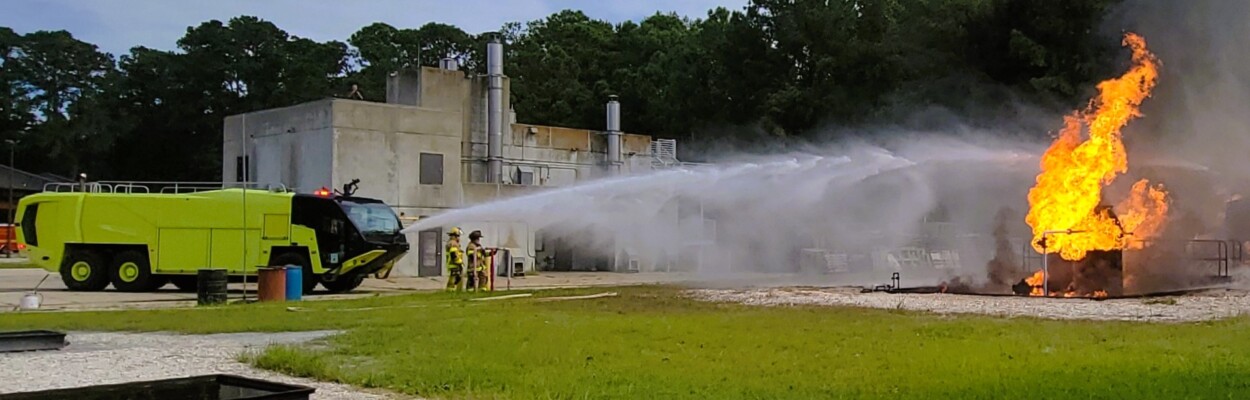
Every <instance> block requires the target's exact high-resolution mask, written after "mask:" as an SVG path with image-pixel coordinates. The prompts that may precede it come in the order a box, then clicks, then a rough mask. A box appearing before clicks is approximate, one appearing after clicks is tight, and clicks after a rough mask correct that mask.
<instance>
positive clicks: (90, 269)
mask: <svg viewBox="0 0 1250 400" xmlns="http://www.w3.org/2000/svg"><path fill="white" fill-rule="evenodd" d="M61 282H64V283H65V287H67V288H69V290H74V291H99V290H104V288H105V287H108V285H109V277H108V272H107V271H106V270H105V268H104V259H103V258H101V257H100V255H99V254H98V253H96V252H94V251H90V250H78V251H72V252H70V253H69V255H68V256H67V257H66V258H65V261H64V262H62V263H61Z"/></svg>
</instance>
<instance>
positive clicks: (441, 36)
mask: <svg viewBox="0 0 1250 400" xmlns="http://www.w3.org/2000/svg"><path fill="white" fill-rule="evenodd" d="M347 42H348V43H350V44H351V45H352V46H353V47H355V50H354V52H353V57H354V59H355V60H356V61H357V62H358V63H359V64H360V65H362V66H363V68H361V70H360V71H359V72H358V73H357V74H354V76H353V77H352V78H351V79H350V80H351V81H353V82H354V83H356V84H357V85H358V86H359V88H360V90H361V92H362V93H363V95H364V96H363V97H364V98H365V99H367V100H373V101H385V100H386V77H387V76H388V75H389V74H390V73H392V72H395V71H398V70H401V69H409V68H418V67H421V66H436V65H438V63H439V61H440V60H442V59H443V58H446V57H450V58H453V59H455V60H456V61H457V62H459V63H460V64H461V65H463V67H464V68H465V69H468V70H477V69H479V65H478V64H479V61H482V60H484V58H483V57H481V55H482V54H484V52H485V50H484V47H485V42H482V41H480V40H479V38H478V37H475V36H473V35H470V34H468V33H465V32H464V31H463V30H460V28H457V27H455V26H451V25H447V24H441V23H434V22H431V23H428V24H425V25H423V26H421V27H420V28H418V29H396V28H395V27H393V26H390V25H387V24H384V23H381V22H375V23H373V24H370V25H369V26H366V27H364V28H361V29H360V30H359V31H356V33H353V34H352V36H351V38H349V39H348V40H347ZM482 64H483V65H481V66H480V69H482V71H481V72H484V70H485V65H484V62H483V63H482Z"/></svg>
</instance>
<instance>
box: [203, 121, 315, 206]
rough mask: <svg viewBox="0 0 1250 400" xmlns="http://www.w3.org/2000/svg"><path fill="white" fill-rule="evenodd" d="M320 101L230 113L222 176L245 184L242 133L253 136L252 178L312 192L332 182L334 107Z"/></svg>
mask: <svg viewBox="0 0 1250 400" xmlns="http://www.w3.org/2000/svg"><path fill="white" fill-rule="evenodd" d="M334 102H335V100H330V99H326V100H319V101H314V102H310V103H304V104H299V105H295V106H291V107H285V108H277V109H272V110H264V111H258V112H254V113H248V114H242V115H232V116H229V117H226V120H225V126H224V129H223V130H222V163H221V170H222V171H221V175H222V179H223V181H225V182H239V180H238V176H239V175H238V157H239V156H240V155H241V154H242V151H243V146H242V142H240V136H244V135H245V136H247V137H248V138H250V140H249V141H248V144H247V153H248V156H249V159H250V162H249V164H250V168H249V171H248V174H247V176H248V180H249V181H252V182H258V183H261V184H283V185H286V186H287V187H288V188H294V189H295V190H298V191H300V192H304V193H308V192H311V191H314V190H316V189H318V188H321V187H324V186H329V185H332V184H333V183H334V182H333V181H332V172H333V167H332V164H331V162H330V161H331V160H332V159H333V143H334V131H333V127H332V124H333V123H332V119H333V116H332V112H331V110H332V105H333V103H334Z"/></svg>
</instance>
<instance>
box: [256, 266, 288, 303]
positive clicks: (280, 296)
mask: <svg viewBox="0 0 1250 400" xmlns="http://www.w3.org/2000/svg"><path fill="white" fill-rule="evenodd" d="M258 272H259V276H258V277H257V279H256V282H257V284H256V297H258V298H260V301H276V302H282V301H286V267H267V268H261V269H260V271H258Z"/></svg>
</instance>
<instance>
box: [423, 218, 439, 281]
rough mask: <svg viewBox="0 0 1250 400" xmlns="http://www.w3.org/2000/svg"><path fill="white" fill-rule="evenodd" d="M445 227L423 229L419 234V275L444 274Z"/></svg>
mask: <svg viewBox="0 0 1250 400" xmlns="http://www.w3.org/2000/svg"><path fill="white" fill-rule="evenodd" d="M442 238H443V229H442V228H436V229H430V230H424V231H421V233H420V234H419V236H417V257H418V258H420V259H421V260H420V265H419V266H418V270H417V275H418V276H441V275H443V241H442Z"/></svg>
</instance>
